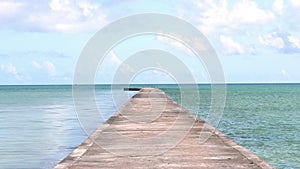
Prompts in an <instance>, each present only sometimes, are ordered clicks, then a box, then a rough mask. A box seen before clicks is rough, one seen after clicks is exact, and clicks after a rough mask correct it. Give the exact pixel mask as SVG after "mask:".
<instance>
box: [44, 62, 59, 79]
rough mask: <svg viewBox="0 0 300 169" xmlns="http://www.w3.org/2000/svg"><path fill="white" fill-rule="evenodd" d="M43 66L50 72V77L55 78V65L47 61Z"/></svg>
mask: <svg viewBox="0 0 300 169" xmlns="http://www.w3.org/2000/svg"><path fill="white" fill-rule="evenodd" d="M43 66H44V67H45V69H46V70H47V71H48V73H49V75H50V76H55V75H56V68H55V65H54V64H53V63H52V62H50V61H45V62H44V63H43Z"/></svg>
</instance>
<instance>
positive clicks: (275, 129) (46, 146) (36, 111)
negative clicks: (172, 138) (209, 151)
mask: <svg viewBox="0 0 300 169" xmlns="http://www.w3.org/2000/svg"><path fill="white" fill-rule="evenodd" d="M136 86H137V87H145V86H149V85H136ZM150 86H152V87H157V88H160V89H162V90H163V91H165V92H166V93H167V94H168V95H169V96H170V97H171V98H172V99H174V100H175V101H176V102H178V103H179V104H180V102H181V94H180V90H179V88H178V86H177V85H150ZM115 90H117V89H115ZM210 91H211V87H210V85H199V93H200V103H199V104H198V105H197V106H196V105H194V104H191V105H185V108H187V109H189V110H190V111H191V112H193V113H195V114H198V115H199V116H200V118H202V119H204V120H206V118H207V116H208V112H209V108H210V103H211V96H210ZM111 92H112V91H111V87H110V86H109V85H97V86H96V87H95V95H96V97H95V101H96V103H97V106H98V107H97V110H95V109H93V108H89V107H87V108H86V109H84V110H81V112H85V113H87V115H88V114H89V112H95V111H97V112H101V116H102V118H103V119H101V120H98V119H96V120H94V121H91V124H90V126H89V127H87V126H86V124H81V123H80V119H78V115H77V114H76V111H75V108H74V102H73V98H72V86H71V85H37V86H0V168H52V167H53V166H55V165H56V164H57V163H58V162H59V161H61V160H62V159H63V158H64V157H65V156H67V155H68V154H69V153H70V152H72V151H73V150H74V149H75V148H76V147H77V146H78V145H79V144H80V143H81V142H82V141H84V140H85V139H86V138H87V137H88V135H87V134H86V132H85V131H84V130H88V133H89V132H92V131H93V130H94V129H95V128H96V127H97V126H98V125H100V124H101V123H102V122H103V121H105V120H107V119H108V118H109V117H110V116H111V115H113V114H114V113H115V112H116V111H117V105H115V104H114V102H113V98H112V96H111ZM117 92H120V93H121V92H124V91H123V90H118V91H117ZM133 94H134V92H129V93H128V98H130V96H132V95H133ZM299 100H300V85H296V84H281V85H280V84H268V85H262V84H260V85H259V84H256V85H253V84H252V85H228V86H227V99H226V107H225V110H224V113H223V116H222V119H221V121H220V123H219V125H218V126H217V127H218V129H219V130H221V131H222V132H223V133H225V134H227V135H228V136H229V137H231V138H232V139H234V140H235V141H236V142H238V143H239V144H241V145H242V146H244V147H246V148H248V149H249V150H251V151H252V152H254V153H256V154H257V155H259V156H260V157H262V158H263V159H265V160H266V161H267V162H269V163H271V164H273V165H274V166H276V167H277V168H290V169H291V168H300V159H299V157H300V135H299V133H300V131H299V128H300V104H299ZM125 101H126V100H124V102H125ZM198 106H199V107H198ZM82 127H83V128H84V129H83V128H82Z"/></svg>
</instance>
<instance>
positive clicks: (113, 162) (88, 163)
mask: <svg viewBox="0 0 300 169" xmlns="http://www.w3.org/2000/svg"><path fill="white" fill-rule="evenodd" d="M201 136H202V137H201ZM206 136H207V139H205V137H206ZM201 138H202V140H201ZM54 168H55V169H67V168H70V169H81V168H93V169H94V168H95V169H96V168H178V169H179V168H203V169H204V168H205V169H208V168H214V169H215V168H216V169H219V168H220V169H221V168H230V169H233V168H239V169H243V168H245V169H246V168H247V169H258V168H267V169H271V168H275V167H273V166H272V165H270V164H268V163H267V162H265V161H264V160H262V159H261V158H259V157H258V156H256V155H255V154H253V153H252V152H250V151H249V150H247V149H246V148H244V147H242V146H240V145H238V144H237V143H235V142H234V141H233V140H231V139H230V138H228V137H227V136H226V135H224V134H223V133H221V132H220V131H219V130H217V129H215V128H214V127H212V126H210V125H209V124H207V123H206V122H205V121H203V120H201V119H199V118H197V117H196V116H195V115H194V114H192V113H190V112H189V111H187V110H183V108H182V107H181V106H180V105H178V104H177V103H176V102H174V101H173V100H172V99H170V98H169V97H168V96H167V95H166V94H165V93H164V92H163V91H161V90H159V89H155V88H143V89H141V90H140V91H139V93H137V94H136V95H135V96H133V97H132V98H131V99H130V100H129V101H128V102H127V103H126V104H125V105H124V106H123V107H122V108H121V109H120V110H119V111H118V112H117V113H116V114H115V115H113V116H112V117H111V118H110V119H108V120H107V121H106V123H104V124H103V125H101V126H100V127H99V128H98V129H97V130H96V131H95V132H94V133H93V134H92V135H91V136H90V137H89V138H88V139H86V140H85V141H84V142H83V143H82V144H81V145H80V146H79V147H78V148H77V149H75V150H74V151H73V152H72V153H71V154H69V155H68V156H67V157H66V158H65V159H64V160H63V161H61V162H60V163H59V164H58V165H57V166H55V167H54Z"/></svg>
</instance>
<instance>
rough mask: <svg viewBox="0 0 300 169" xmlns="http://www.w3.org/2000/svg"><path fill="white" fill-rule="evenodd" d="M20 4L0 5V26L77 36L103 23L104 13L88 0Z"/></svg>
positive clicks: (25, 2) (104, 20) (103, 10)
mask: <svg viewBox="0 0 300 169" xmlns="http://www.w3.org/2000/svg"><path fill="white" fill-rule="evenodd" d="M21 2H22V3H20V2H18V3H17V2H13V1H4V2H0V17H1V15H2V20H0V27H8V28H10V29H11V28H13V29H21V30H31V31H32V30H38V31H54V32H63V33H78V32H84V31H94V30H98V29H99V28H100V27H101V26H103V25H104V24H106V22H107V21H106V16H107V12H106V10H105V9H104V8H102V6H101V5H100V4H99V3H97V4H96V3H95V2H91V1H90V0H51V1H48V2H47V3H45V1H34V2H32V1H31V0H28V1H25V0H23V1H21ZM33 3H34V5H33ZM21 7H22V8H21ZM4 14H5V15H4Z"/></svg>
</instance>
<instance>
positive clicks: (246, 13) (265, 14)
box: [194, 0, 274, 33]
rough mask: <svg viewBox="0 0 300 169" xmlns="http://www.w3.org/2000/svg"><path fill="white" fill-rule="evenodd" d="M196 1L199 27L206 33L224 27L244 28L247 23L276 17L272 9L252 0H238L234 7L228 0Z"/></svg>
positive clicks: (255, 22) (264, 21)
mask: <svg viewBox="0 0 300 169" xmlns="http://www.w3.org/2000/svg"><path fill="white" fill-rule="evenodd" d="M194 3H195V4H196V6H197V7H198V11H197V14H195V15H196V18H197V21H198V22H200V27H199V28H200V30H201V31H204V32H206V33H210V32H216V31H220V30H223V29H226V30H227V31H228V30H229V29H231V30H236V29H240V30H243V29H244V28H245V26H247V25H257V24H263V23H266V22H268V21H270V20H272V19H274V14H273V13H272V11H271V10H264V9H261V8H259V6H258V5H257V4H256V3H255V2H253V1H250V0H243V1H236V3H234V4H232V9H230V8H229V5H228V2H227V1H226V0H221V1H212V0H206V1H194ZM243 26H244V27H243ZM246 28H247V27H246Z"/></svg>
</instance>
